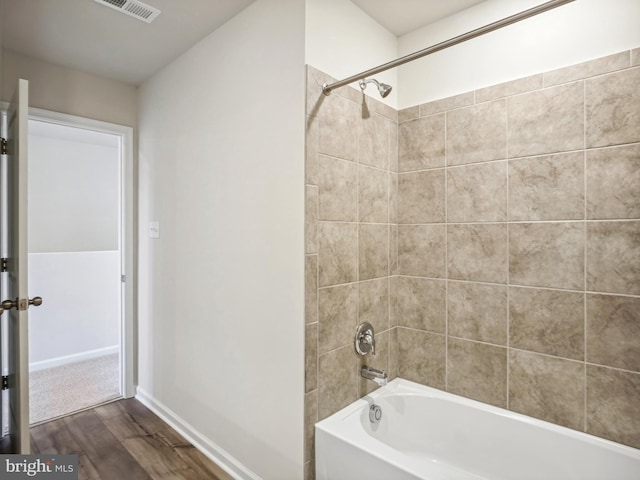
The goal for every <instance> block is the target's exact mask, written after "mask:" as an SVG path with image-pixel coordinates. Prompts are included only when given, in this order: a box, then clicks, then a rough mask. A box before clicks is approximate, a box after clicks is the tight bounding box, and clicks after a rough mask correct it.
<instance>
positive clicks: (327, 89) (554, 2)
mask: <svg viewBox="0 0 640 480" xmlns="http://www.w3.org/2000/svg"><path fill="white" fill-rule="evenodd" d="M574 1H575V0H551V1H550V2H545V3H543V4H541V5H538V6H537V7H533V8H529V9H528V10H524V11H522V12H520V13H516V14H515V15H511V16H509V17H506V18H503V19H502V20H498V21H496V22H493V23H490V24H488V25H485V26H484V27H480V28H476V29H475V30H471V31H470V32H467V33H463V34H462V35H458V36H457V37H453V38H451V39H449V40H445V41H444V42H440V43H437V44H436V45H432V46H431V47H427V48H424V49H422V50H418V51H417V52H414V53H411V54H409V55H405V56H404V57H400V58H398V59H396V60H393V61H391V62H388V63H385V64H382V65H379V66H377V67H374V68H371V69H369V70H366V71H364V72H362V73H358V74H357V75H352V76H350V77H348V78H345V79H344V80H340V81H338V82H335V83H331V84H328V85H327V84H326V83H325V84H323V85H322V93H324V94H325V95H329V94H330V93H331V91H332V90H334V89H336V88H340V87H344V86H345V85H347V84H349V83H352V82H355V81H357V80H362V79H363V78H365V77H369V76H371V75H375V74H377V73H380V72H384V71H386V70H389V69H390V68H394V67H399V66H400V65H404V64H405V63H409V62H412V61H413V60H417V59H418V58H422V57H425V56H427V55H431V54H432V53H435V52H439V51H440V50H444V49H445V48H449V47H452V46H454V45H457V44H459V43H462V42H466V41H467V40H471V39H472V38H476V37H479V36H480V35H484V34H485V33H489V32H493V31H494V30H498V29H500V28H502V27H506V26H507V25H511V24H513V23H517V22H519V21H521V20H526V19H527V18H530V17H533V16H535V15H538V14H540V13H544V12H546V11H547V10H552V9H554V8H557V7H560V6H562V5H565V4H567V3H571V2H574Z"/></svg>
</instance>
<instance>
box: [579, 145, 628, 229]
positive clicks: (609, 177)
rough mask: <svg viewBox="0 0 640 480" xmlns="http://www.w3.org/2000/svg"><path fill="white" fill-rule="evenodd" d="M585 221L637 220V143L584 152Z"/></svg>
mask: <svg viewBox="0 0 640 480" xmlns="http://www.w3.org/2000/svg"><path fill="white" fill-rule="evenodd" d="M587 218H589V219H605V218H640V144H636V145H628V146H623V147H612V148H603V149H598V150H589V151H587Z"/></svg>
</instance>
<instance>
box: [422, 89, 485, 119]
mask: <svg viewBox="0 0 640 480" xmlns="http://www.w3.org/2000/svg"><path fill="white" fill-rule="evenodd" d="M474 102H475V96H474V93H473V92H467V93H461V94H460V95H454V96H453V97H447V98H442V99H440V100H435V101H433V102H429V103H423V104H422V105H420V116H421V117H426V116H428V115H433V114H435V113H441V112H446V111H447V110H453V109H454V108H460V107H466V106H467V105H473V104H474Z"/></svg>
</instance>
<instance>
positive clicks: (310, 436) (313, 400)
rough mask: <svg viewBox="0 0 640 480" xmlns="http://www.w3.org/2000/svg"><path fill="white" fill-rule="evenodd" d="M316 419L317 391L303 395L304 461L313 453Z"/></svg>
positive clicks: (312, 455)
mask: <svg viewBox="0 0 640 480" xmlns="http://www.w3.org/2000/svg"><path fill="white" fill-rule="evenodd" d="M317 421H318V391H317V390H314V391H313V392H310V393H307V394H306V395H305V396H304V461H305V462H311V461H312V459H313V458H314V456H315V455H314V453H315V434H314V433H315V432H314V426H315V424H316V422H317Z"/></svg>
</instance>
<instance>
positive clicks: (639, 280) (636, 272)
mask: <svg viewBox="0 0 640 480" xmlns="http://www.w3.org/2000/svg"><path fill="white" fill-rule="evenodd" d="M639 258H640V221H630V222H588V223H587V290H590V291H595V292H607V293H626V294H630V295H640V262H638V259H639Z"/></svg>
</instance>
